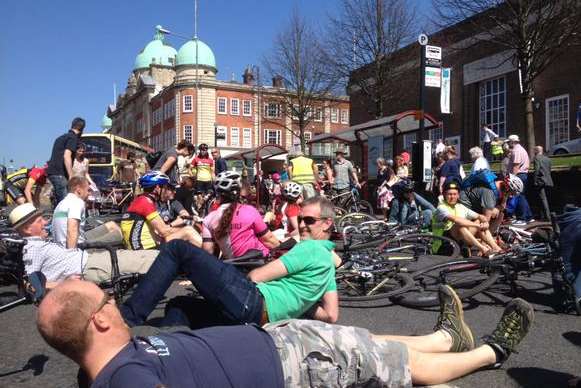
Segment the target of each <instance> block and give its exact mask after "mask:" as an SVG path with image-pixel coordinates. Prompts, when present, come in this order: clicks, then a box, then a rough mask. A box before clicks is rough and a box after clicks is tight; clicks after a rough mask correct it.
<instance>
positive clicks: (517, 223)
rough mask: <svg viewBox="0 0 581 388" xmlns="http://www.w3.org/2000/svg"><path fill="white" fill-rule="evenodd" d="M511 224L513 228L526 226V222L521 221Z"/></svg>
mask: <svg viewBox="0 0 581 388" xmlns="http://www.w3.org/2000/svg"><path fill="white" fill-rule="evenodd" d="M512 224H513V225H514V226H525V225H526V224H527V222H526V221H523V220H515V221H513V222H512Z"/></svg>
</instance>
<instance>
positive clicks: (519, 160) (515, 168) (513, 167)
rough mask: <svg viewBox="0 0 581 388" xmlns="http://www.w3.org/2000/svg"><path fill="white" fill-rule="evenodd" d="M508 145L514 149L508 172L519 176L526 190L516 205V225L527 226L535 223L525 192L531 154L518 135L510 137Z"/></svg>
mask: <svg viewBox="0 0 581 388" xmlns="http://www.w3.org/2000/svg"><path fill="white" fill-rule="evenodd" d="M508 143H509V145H510V146H511V147H512V153H511V154H510V159H509V161H508V172H509V173H510V174H514V175H516V176H518V177H519V178H520V179H521V180H522V183H523V186H524V189H523V192H522V194H521V195H519V196H518V199H517V204H516V217H517V219H516V221H515V222H514V223H513V224H514V225H521V226H522V225H526V224H527V223H528V222H533V221H534V220H533V214H532V212H531V208H530V206H529V202H528V201H527V198H526V195H525V192H526V186H527V179H528V174H529V167H530V160H529V154H528V153H527V151H526V150H525V149H524V147H523V146H521V145H520V138H519V137H518V135H510V136H509V137H508Z"/></svg>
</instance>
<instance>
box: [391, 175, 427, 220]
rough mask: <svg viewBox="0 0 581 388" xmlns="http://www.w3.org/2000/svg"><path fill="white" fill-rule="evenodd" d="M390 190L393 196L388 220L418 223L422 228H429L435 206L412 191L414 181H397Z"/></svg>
mask: <svg viewBox="0 0 581 388" xmlns="http://www.w3.org/2000/svg"><path fill="white" fill-rule="evenodd" d="M392 191H393V193H394V198H393V200H392V201H391V211H390V213H389V222H397V223H398V224H400V225H419V226H420V227H421V228H422V229H429V227H430V223H431V222H432V215H433V213H434V212H435V211H436V208H435V207H434V205H432V204H431V203H430V202H429V201H428V200H426V199H425V198H423V197H422V196H420V195H419V194H418V193H416V192H414V182H412V181H410V180H409V179H405V180H402V181H399V182H398V183H396V184H395V185H394V186H393V188H392Z"/></svg>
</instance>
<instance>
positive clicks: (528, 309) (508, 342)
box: [483, 298, 535, 368]
mask: <svg viewBox="0 0 581 388" xmlns="http://www.w3.org/2000/svg"><path fill="white" fill-rule="evenodd" d="M534 317H535V312H534V310H533V308H532V306H531V305H530V304H528V303H527V302H525V301H524V300H523V299H521V298H516V299H513V300H511V301H510V303H509V304H508V305H507V306H506V308H505V309H504V313H503V314H502V317H501V318H500V321H499V322H498V325H497V326H496V329H494V331H493V332H492V334H490V335H488V336H485V337H484V338H483V341H484V343H485V344H487V345H489V346H490V347H491V348H492V350H494V353H496V363H495V364H493V365H492V367H493V368H499V367H500V366H501V365H502V364H503V363H504V362H505V361H506V360H507V359H508V357H509V356H510V355H511V353H513V352H515V353H516V347H517V346H518V345H519V344H520V342H521V341H522V340H523V338H524V337H525V336H526V335H527V333H528V332H529V329H530V327H531V324H532V323H533V319H534Z"/></svg>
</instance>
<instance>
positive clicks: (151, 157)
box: [145, 151, 163, 168]
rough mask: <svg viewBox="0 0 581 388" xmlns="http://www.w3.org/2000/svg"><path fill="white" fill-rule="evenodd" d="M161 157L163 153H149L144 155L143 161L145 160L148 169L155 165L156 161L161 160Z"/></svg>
mask: <svg viewBox="0 0 581 388" xmlns="http://www.w3.org/2000/svg"><path fill="white" fill-rule="evenodd" d="M162 155H163V152H161V151H157V152H150V153H148V154H147V155H145V160H147V164H149V168H153V167H154V166H155V164H156V163H157V161H158V160H159V159H160V158H161V156H162Z"/></svg>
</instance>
